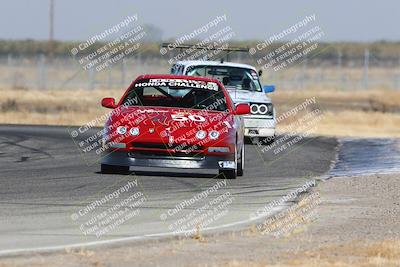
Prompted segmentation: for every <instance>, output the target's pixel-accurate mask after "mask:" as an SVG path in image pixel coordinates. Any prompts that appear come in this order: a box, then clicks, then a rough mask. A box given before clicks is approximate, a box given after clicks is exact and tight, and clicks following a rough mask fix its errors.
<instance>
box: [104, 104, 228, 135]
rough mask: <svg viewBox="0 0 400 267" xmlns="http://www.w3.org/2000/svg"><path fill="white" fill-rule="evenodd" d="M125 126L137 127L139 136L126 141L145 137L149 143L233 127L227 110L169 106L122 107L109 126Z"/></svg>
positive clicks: (224, 133) (222, 131)
mask: <svg viewBox="0 0 400 267" xmlns="http://www.w3.org/2000/svg"><path fill="white" fill-rule="evenodd" d="M110 124H113V125H114V127H112V128H113V130H111V131H116V128H117V127H116V126H118V125H121V126H126V127H127V128H128V132H129V129H131V128H132V127H137V128H139V129H140V135H139V136H136V137H132V136H130V135H129V134H127V136H126V140H125V141H126V142H130V141H133V140H136V141H137V140H138V139H142V140H145V141H149V142H161V141H162V142H165V141H167V140H170V138H171V136H172V137H173V139H174V140H178V139H179V140H184V141H186V140H191V139H193V138H194V137H195V134H196V132H197V131H199V130H204V131H206V132H207V133H209V131H211V130H217V131H219V132H220V133H221V136H222V135H226V134H229V132H232V131H231V130H230V129H232V130H233V127H234V125H233V124H234V120H233V116H232V115H231V114H229V113H227V112H219V111H204V110H195V109H183V108H168V107H165V108H164V107H142V106H140V107H138V106H135V107H132V106H131V107H122V108H120V112H116V113H115V114H113V116H111V118H110V120H109V122H108V126H109V125H110Z"/></svg>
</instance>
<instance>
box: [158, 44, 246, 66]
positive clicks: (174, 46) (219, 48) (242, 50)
mask: <svg viewBox="0 0 400 267" xmlns="http://www.w3.org/2000/svg"><path fill="white" fill-rule="evenodd" d="M170 45H172V46H173V48H174V49H175V48H178V49H180V50H181V51H182V49H189V48H191V49H199V50H200V49H206V50H220V51H226V52H227V53H226V60H227V61H228V60H229V53H231V52H247V53H248V52H249V48H248V47H227V48H226V47H211V48H210V47H207V46H201V45H195V44H187V45H185V44H182V45H176V44H174V43H162V44H161V47H169V46H170ZM223 60H224V59H223V58H222V59H221V62H223Z"/></svg>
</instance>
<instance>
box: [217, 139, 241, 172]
mask: <svg viewBox="0 0 400 267" xmlns="http://www.w3.org/2000/svg"><path fill="white" fill-rule="evenodd" d="M237 158H238V155H237V148H236V147H235V162H236V164H235V166H236V168H235V169H234V170H219V174H220V176H221V175H222V177H223V178H225V179H236V176H237V166H238V160H237Z"/></svg>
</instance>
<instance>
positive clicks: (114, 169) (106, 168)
mask: <svg viewBox="0 0 400 267" xmlns="http://www.w3.org/2000/svg"><path fill="white" fill-rule="evenodd" d="M101 173H105V174H127V173H129V166H114V165H107V164H101Z"/></svg>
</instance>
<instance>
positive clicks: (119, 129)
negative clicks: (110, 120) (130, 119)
mask: <svg viewBox="0 0 400 267" xmlns="http://www.w3.org/2000/svg"><path fill="white" fill-rule="evenodd" d="M126 131H127V128H126V127H125V126H118V127H117V133H118V134H126Z"/></svg>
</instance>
